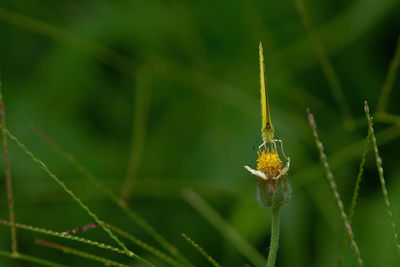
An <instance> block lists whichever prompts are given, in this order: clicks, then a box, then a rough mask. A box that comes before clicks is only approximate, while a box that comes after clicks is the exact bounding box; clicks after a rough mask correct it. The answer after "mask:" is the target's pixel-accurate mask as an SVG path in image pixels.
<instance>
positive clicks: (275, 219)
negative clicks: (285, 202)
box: [267, 206, 280, 267]
mask: <svg viewBox="0 0 400 267" xmlns="http://www.w3.org/2000/svg"><path fill="white" fill-rule="evenodd" d="M279 208H280V207H279V206H277V207H272V214H271V244H270V246H269V254H268V260H267V267H274V266H275V259H276V253H277V252H278V246H279Z"/></svg>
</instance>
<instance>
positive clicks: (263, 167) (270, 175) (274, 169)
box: [257, 148, 282, 180]
mask: <svg viewBox="0 0 400 267" xmlns="http://www.w3.org/2000/svg"><path fill="white" fill-rule="evenodd" d="M257 154H258V159H257V170H258V171H261V172H262V173H264V174H265V175H266V177H267V179H268V180H270V179H277V177H278V176H279V174H280V173H281V171H282V161H281V159H280V158H279V155H278V152H277V151H276V150H275V149H272V152H270V150H269V148H267V152H265V150H263V151H262V152H261V153H260V152H257Z"/></svg>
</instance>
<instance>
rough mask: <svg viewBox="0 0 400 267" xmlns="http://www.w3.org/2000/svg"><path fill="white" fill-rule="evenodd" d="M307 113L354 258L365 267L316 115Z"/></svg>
mask: <svg viewBox="0 0 400 267" xmlns="http://www.w3.org/2000/svg"><path fill="white" fill-rule="evenodd" d="M307 113H308V121H309V123H310V126H311V128H312V131H313V135H314V139H315V143H316V145H317V149H318V152H319V156H320V159H321V162H322V164H323V166H324V169H325V172H326V178H327V180H328V183H329V186H330V187H331V190H332V193H333V196H334V198H335V201H336V205H337V207H338V209H339V213H340V216H341V217H342V220H343V224H344V228H345V231H346V232H347V236H348V238H349V240H350V245H351V248H352V250H353V254H354V258H355V259H356V262H357V265H358V266H363V261H362V259H361V255H360V250H359V249H358V245H357V243H356V241H355V239H354V233H353V229H352V228H351V225H350V222H349V220H348V217H347V215H346V212H345V211H344V207H343V202H342V200H341V199H340V195H339V192H338V190H337V186H336V182H335V180H334V178H333V174H332V172H331V169H330V167H329V164H328V159H327V157H326V154H325V152H324V147H323V145H322V143H321V141H320V140H319V136H318V133H317V124H316V123H315V120H314V115H313V114H312V113H311V112H310V110H309V109H307Z"/></svg>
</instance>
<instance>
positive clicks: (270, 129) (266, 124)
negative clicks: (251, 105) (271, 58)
mask: <svg viewBox="0 0 400 267" xmlns="http://www.w3.org/2000/svg"><path fill="white" fill-rule="evenodd" d="M259 57H260V93H261V117H262V122H261V137H262V140H263V143H262V144H261V145H260V146H259V147H258V148H259V149H260V148H261V147H263V146H264V148H265V149H267V145H268V144H271V145H272V146H273V148H275V150H276V143H279V144H280V145H281V150H282V154H283V156H284V157H285V158H286V156H285V152H284V151H283V145H282V140H279V139H274V136H275V134H274V126H273V125H272V122H271V113H270V109H269V103H268V90H267V77H266V75H265V64H264V52H263V46H262V43H261V42H260V45H259Z"/></svg>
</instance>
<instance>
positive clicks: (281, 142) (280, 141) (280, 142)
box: [275, 139, 287, 160]
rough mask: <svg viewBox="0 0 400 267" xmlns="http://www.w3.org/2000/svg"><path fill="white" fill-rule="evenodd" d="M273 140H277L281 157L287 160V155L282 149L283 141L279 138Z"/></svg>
mask: <svg viewBox="0 0 400 267" xmlns="http://www.w3.org/2000/svg"><path fill="white" fill-rule="evenodd" d="M275 141H277V142H278V143H279V144H280V145H281V150H282V154H283V157H284V158H285V159H286V160H287V157H286V155H285V151H284V150H283V141H282V140H279V139H276V140H275Z"/></svg>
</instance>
